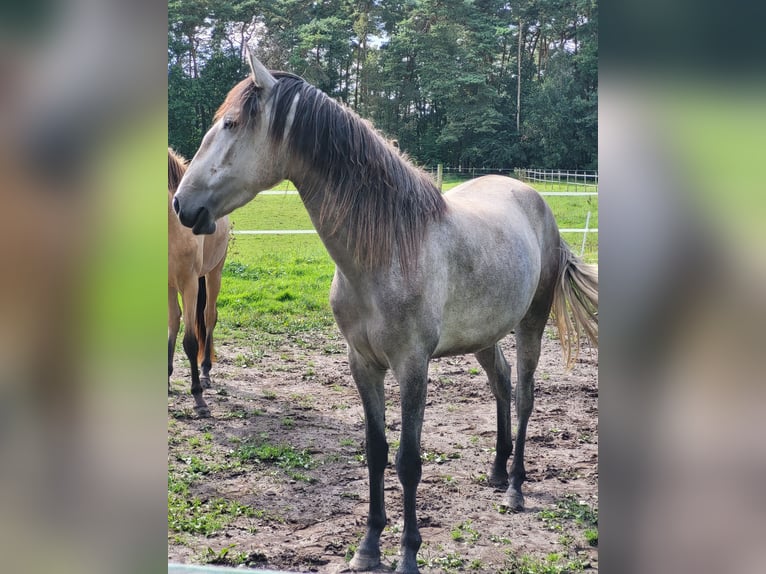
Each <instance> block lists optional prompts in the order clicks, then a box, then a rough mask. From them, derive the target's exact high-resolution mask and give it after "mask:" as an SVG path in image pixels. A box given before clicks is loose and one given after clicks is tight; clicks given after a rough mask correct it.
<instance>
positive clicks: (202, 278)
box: [168, 148, 230, 417]
mask: <svg viewBox="0 0 766 574" xmlns="http://www.w3.org/2000/svg"><path fill="white" fill-rule="evenodd" d="M185 171H186V160H185V159H184V158H183V157H181V156H180V155H178V154H177V153H175V152H174V151H173V150H172V149H170V148H168V391H170V375H172V374H173V354H174V352H175V346H176V338H177V336H178V330H179V328H180V325H181V307H180V306H179V304H178V294H179V293H180V294H181V299H182V300H183V319H184V338H183V346H184V351H185V352H186V356H187V357H189V363H190V364H191V377H192V384H191V392H192V395H193V396H194V403H195V404H194V410H195V411H196V412H197V414H198V415H199V416H201V417H205V416H209V415H210V409H209V408H208V406H207V404H206V403H205V399H203V398H202V388H203V387H205V388H210V367H211V366H212V363H213V360H214V351H213V329H214V328H215V324H216V321H217V320H218V311H217V309H216V300H217V299H218V293H219V292H220V290H221V274H222V272H223V265H224V262H225V261H226V251H227V250H228V246H229V229H230V226H229V219H228V217H222V218H221V219H219V220H218V221H217V229H216V232H215V233H214V234H212V235H206V236H204V237H202V236H197V235H194V234H193V233H192V232H191V230H190V229H188V228H186V227H184V226H183V225H181V223H180V222H179V221H178V218H177V217H176V214H175V213H174V212H173V208H172V206H171V202H172V199H173V194H174V193H175V191H176V189H177V188H178V184H179V183H180V182H181V178H182V177H183V174H184V172H185ZM200 367H201V374H200Z"/></svg>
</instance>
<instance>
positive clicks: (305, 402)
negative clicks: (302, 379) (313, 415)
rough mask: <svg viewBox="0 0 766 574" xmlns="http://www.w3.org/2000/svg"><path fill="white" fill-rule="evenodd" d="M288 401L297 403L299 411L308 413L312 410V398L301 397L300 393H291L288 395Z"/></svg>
mask: <svg viewBox="0 0 766 574" xmlns="http://www.w3.org/2000/svg"><path fill="white" fill-rule="evenodd" d="M290 400H292V401H295V402H296V403H297V407H298V408H299V409H302V410H305V411H310V410H311V409H313V408H314V397H312V396H311V395H301V394H300V393H293V394H291V395H290Z"/></svg>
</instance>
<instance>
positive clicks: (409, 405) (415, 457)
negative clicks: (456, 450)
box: [396, 357, 428, 574]
mask: <svg viewBox="0 0 766 574" xmlns="http://www.w3.org/2000/svg"><path fill="white" fill-rule="evenodd" d="M396 375H397V380H398V381H399V393H400V396H401V409H402V430H401V436H400V441H399V450H398V451H397V453H396V473H397V475H398V476H399V482H401V484H402V489H403V490H404V532H403V533H402V540H401V555H402V559H401V562H400V563H399V564H398V566H397V568H396V571H397V572H400V573H402V574H417V573H418V572H419V570H418V562H417V555H418V549H419V548H420V544H421V542H422V539H421V537H420V530H419V529H418V519H417V512H416V498H417V489H418V484H419V483H420V477H421V474H422V463H421V460H420V433H421V430H422V428H423V414H424V412H425V406H426V394H427V386H428V385H427V383H428V358H427V357H425V358H424V359H422V360H416V361H412V362H410V363H409V364H406V365H403V366H402V367H401V368H397V369H396Z"/></svg>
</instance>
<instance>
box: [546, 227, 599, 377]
mask: <svg viewBox="0 0 766 574" xmlns="http://www.w3.org/2000/svg"><path fill="white" fill-rule="evenodd" d="M560 245H561V266H560V268H559V277H558V281H557V282H556V290H555V292H554V294H553V315H554V317H555V319H556V326H557V327H558V330H559V338H560V340H561V346H562V348H563V350H564V357H565V358H566V362H567V368H570V367H571V366H572V365H573V364H574V362H575V361H576V360H577V356H578V353H579V350H580V337H581V335H582V333H583V332H584V333H585V335H586V336H587V337H588V339H589V340H590V342H591V343H592V344H593V345H595V346H596V347H598V266H596V265H589V264H587V263H584V262H583V261H582V260H581V259H580V258H579V257H577V256H576V255H574V254H573V253H572V251H571V250H570V249H569V246H568V245H567V244H566V243H565V242H564V240H563V239H560Z"/></svg>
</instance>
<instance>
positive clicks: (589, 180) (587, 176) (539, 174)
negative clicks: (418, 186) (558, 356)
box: [232, 167, 598, 255]
mask: <svg viewBox="0 0 766 574" xmlns="http://www.w3.org/2000/svg"><path fill="white" fill-rule="evenodd" d="M430 171H432V172H434V170H433V169H432V170H430ZM440 171H442V172H443V173H453V174H455V173H458V174H462V175H465V176H466V177H475V176H476V175H482V174H488V173H493V174H506V175H511V174H513V175H514V176H516V177H517V178H518V179H521V180H524V181H530V182H543V183H553V184H563V185H565V186H566V188H567V190H566V191H542V192H540V195H542V196H591V197H592V196H597V195H598V191H578V190H580V189H582V188H586V189H592V188H598V172H597V171H588V170H564V169H520V168H515V169H510V168H498V169H483V168H470V169H461V168H449V167H444V168H441V170H440ZM571 188H574V191H572V190H571ZM297 194H298V192H297V191H294V190H283V191H280V190H268V191H262V192H261V195H297ZM589 222H590V212H588V217H587V219H586V221H585V227H583V228H563V229H559V231H560V232H561V233H582V234H583V244H582V245H583V246H582V249H581V253H580V254H581V255H582V251H584V249H585V238H586V237H587V235H588V234H589V233H598V227H594V228H591V227H589ZM232 234H233V235H312V234H316V230H315V229H244V230H234V231H232Z"/></svg>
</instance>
